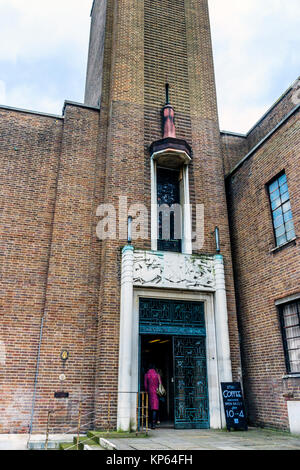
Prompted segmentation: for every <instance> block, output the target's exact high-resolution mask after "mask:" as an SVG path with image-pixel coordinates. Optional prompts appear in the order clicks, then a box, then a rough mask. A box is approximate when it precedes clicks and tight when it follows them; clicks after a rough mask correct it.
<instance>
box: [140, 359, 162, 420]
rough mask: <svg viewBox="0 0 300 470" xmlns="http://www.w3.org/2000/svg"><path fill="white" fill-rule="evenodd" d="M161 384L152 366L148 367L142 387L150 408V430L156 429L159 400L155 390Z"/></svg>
mask: <svg viewBox="0 0 300 470" xmlns="http://www.w3.org/2000/svg"><path fill="white" fill-rule="evenodd" d="M160 383H161V378H160V375H159V374H158V372H157V371H156V369H155V366H154V365H153V364H150V365H149V368H148V372H147V373H146V374H145V378H144V385H145V390H146V392H148V395H149V408H150V424H151V429H155V427H156V419H157V413H158V410H159V398H158V395H157V389H158V386H159V384H160Z"/></svg>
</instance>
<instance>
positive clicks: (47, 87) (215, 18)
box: [0, 0, 300, 133]
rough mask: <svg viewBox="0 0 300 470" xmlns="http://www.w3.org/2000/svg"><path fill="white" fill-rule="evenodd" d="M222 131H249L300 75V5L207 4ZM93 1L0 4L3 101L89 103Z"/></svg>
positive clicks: (52, 105) (271, 0) (272, 1)
mask: <svg viewBox="0 0 300 470" xmlns="http://www.w3.org/2000/svg"><path fill="white" fill-rule="evenodd" d="M209 5H210V15H211V26H212V38H213V48H214V58H215V68H216V79H217V91H218V105H219V115H220V125H221V129H225V130H230V131H234V132H242V133H244V132H247V131H248V130H249V129H250V127H252V126H253V125H254V124H255V122H256V121H257V120H258V119H259V118H260V117H261V116H262V115H263V113H264V112H265V111H267V109H268V108H269V107H270V106H271V105H272V104H273V103H274V102H275V101H276V100H277V98H279V96H280V95H281V94H282V93H283V92H284V91H285V90H286V89H287V88H288V87H289V86H290V85H291V84H292V83H293V82H294V81H295V80H296V78H297V77H298V76H299V74H300V73H299V71H300V54H299V51H300V34H299V29H300V28H299V18H300V0H209ZM91 6H92V0H0V104H3V105H7V106H14V107H18V108H25V109H31V110H37V111H42V112H48V113H53V114H59V115H60V114H61V111H62V106H63V103H64V100H65V99H68V100H72V101H78V102H83V97H84V85H85V74H86V64H87V52H88V42H89V27H90V10H91Z"/></svg>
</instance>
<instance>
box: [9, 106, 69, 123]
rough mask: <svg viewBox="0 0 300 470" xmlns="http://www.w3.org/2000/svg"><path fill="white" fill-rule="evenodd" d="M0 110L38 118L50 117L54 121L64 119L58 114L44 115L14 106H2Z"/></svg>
mask: <svg viewBox="0 0 300 470" xmlns="http://www.w3.org/2000/svg"><path fill="white" fill-rule="evenodd" d="M0 109H5V110H7V111H17V112H19V113H26V114H36V115H38V116H43V117H49V118H53V119H64V117H63V116H59V115H58V114H50V113H43V112H41V111H33V110H31V109H23V108H15V107H13V106H6V105H2V104H0Z"/></svg>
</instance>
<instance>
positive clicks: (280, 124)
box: [225, 104, 300, 179]
mask: <svg viewBox="0 0 300 470" xmlns="http://www.w3.org/2000/svg"><path fill="white" fill-rule="evenodd" d="M299 109H300V104H297V106H295V107H294V108H293V109H292V110H291V111H290V112H289V113H288V114H287V115H286V116H285V117H284V118H283V119H282V120H281V121H280V122H279V123H278V124H277V125H276V126H275V127H273V129H272V130H271V131H270V132H269V133H268V134H267V135H265V137H263V139H262V140H260V141H259V142H258V144H256V145H255V147H253V149H251V150H250V152H248V153H247V155H245V157H243V158H242V159H241V160H240V161H239V162H238V163H237V165H235V167H234V168H233V169H232V170H231V171H230V172H229V173H228V174H227V175H226V176H225V179H228V178H229V177H230V176H232V175H233V174H234V173H235V172H236V171H237V170H238V169H239V168H240V166H242V165H243V163H244V162H245V161H246V160H248V158H250V157H251V156H252V155H253V154H254V153H255V152H256V150H258V149H259V148H260V147H261V146H262V145H263V144H264V143H265V142H266V141H267V140H268V139H269V138H270V137H272V135H273V134H274V133H275V132H276V131H277V130H278V129H279V128H280V127H281V126H282V125H283V124H284V123H285V122H286V121H288V120H289V118H290V117H291V116H293V114H295V113H296V112H297V111H299Z"/></svg>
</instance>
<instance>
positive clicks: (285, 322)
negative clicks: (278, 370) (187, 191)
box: [281, 301, 300, 373]
mask: <svg viewBox="0 0 300 470" xmlns="http://www.w3.org/2000/svg"><path fill="white" fill-rule="evenodd" d="M281 326H282V333H283V342H284V349H285V357H286V363H287V370H288V372H289V373H299V372H300V301H297V302H293V303H290V304H287V305H284V306H283V307H282V308H281Z"/></svg>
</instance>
